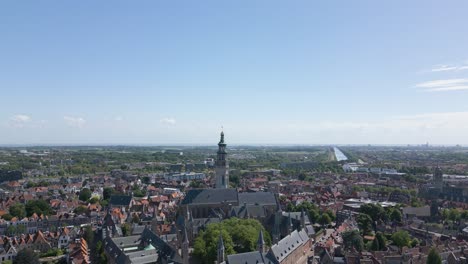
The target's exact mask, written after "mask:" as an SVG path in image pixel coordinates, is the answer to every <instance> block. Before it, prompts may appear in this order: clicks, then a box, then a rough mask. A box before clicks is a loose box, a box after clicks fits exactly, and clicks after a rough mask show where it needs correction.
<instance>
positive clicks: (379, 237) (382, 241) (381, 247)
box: [375, 232, 387, 250]
mask: <svg viewBox="0 0 468 264" xmlns="http://www.w3.org/2000/svg"><path fill="white" fill-rule="evenodd" d="M375 238H376V239H377V240H378V241H379V250H385V249H386V247H387V240H386V239H385V237H384V235H383V234H382V232H377V234H375Z"/></svg>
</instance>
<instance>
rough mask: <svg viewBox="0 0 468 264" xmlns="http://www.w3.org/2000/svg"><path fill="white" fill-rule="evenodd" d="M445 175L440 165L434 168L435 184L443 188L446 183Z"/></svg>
mask: <svg viewBox="0 0 468 264" xmlns="http://www.w3.org/2000/svg"><path fill="white" fill-rule="evenodd" d="M443 175H444V174H443V172H442V169H441V168H440V167H439V166H437V167H436V168H435V170H434V176H433V182H434V185H435V186H436V187H437V188H439V189H442V186H443V185H444V176H443Z"/></svg>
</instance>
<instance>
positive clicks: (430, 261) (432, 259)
mask: <svg viewBox="0 0 468 264" xmlns="http://www.w3.org/2000/svg"><path fill="white" fill-rule="evenodd" d="M426 264H442V258H441V257H440V255H439V253H437V251H436V250H435V249H434V248H431V250H430V251H429V254H428V255H427V260H426Z"/></svg>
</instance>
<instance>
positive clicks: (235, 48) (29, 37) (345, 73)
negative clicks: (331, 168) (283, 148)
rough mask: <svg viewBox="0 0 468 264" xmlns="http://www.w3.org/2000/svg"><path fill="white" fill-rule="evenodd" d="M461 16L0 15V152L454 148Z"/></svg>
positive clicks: (35, 7)
mask: <svg viewBox="0 0 468 264" xmlns="http://www.w3.org/2000/svg"><path fill="white" fill-rule="evenodd" d="M466 10H468V2H466V1H427V0H425V1H386V2H384V1H321V2H319V1H271V0H270V1H247V0H246V1H132V2H129V1H91V0H90V1H86V0H85V1H2V2H1V3H0V36H1V41H0V95H1V96H0V98H1V99H2V100H1V104H0V144H176V143H177V144H212V143H213V142H214V143H216V142H217V137H218V133H219V130H220V127H221V126H224V129H225V132H226V140H227V141H228V143H232V144H245V143H248V144H274V143H278V144H422V143H425V142H426V141H429V143H433V144H468V137H467V136H466V135H468V100H467V99H468V49H467V47H468V29H467V25H468V16H467V15H466Z"/></svg>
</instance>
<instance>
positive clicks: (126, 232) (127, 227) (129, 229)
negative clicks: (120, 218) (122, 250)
mask: <svg viewBox="0 0 468 264" xmlns="http://www.w3.org/2000/svg"><path fill="white" fill-rule="evenodd" d="M131 233H132V227H131V226H130V224H129V223H124V224H123V225H122V234H123V236H129V235H131Z"/></svg>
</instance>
